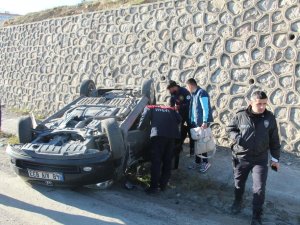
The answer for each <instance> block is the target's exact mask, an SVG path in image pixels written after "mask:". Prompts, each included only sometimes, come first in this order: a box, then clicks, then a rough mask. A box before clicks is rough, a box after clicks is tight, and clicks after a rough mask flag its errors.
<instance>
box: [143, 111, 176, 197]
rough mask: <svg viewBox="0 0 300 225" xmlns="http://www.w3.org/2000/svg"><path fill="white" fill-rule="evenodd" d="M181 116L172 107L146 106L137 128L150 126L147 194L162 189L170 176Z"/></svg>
mask: <svg viewBox="0 0 300 225" xmlns="http://www.w3.org/2000/svg"><path fill="white" fill-rule="evenodd" d="M180 122H181V116H180V115H179V114H178V113H177V112H176V111H175V108H174V107H166V106H156V105H149V106H146V107H145V109H144V112H143V114H142V116H141V119H140V123H139V126H138V129H145V128H146V127H147V126H149V125H150V126H151V134H150V138H151V183H150V187H149V188H148V189H146V192H147V193H149V194H152V193H157V192H158V191H159V190H162V191H164V190H165V189H166V187H167V184H168V182H169V179H170V177H171V168H172V157H173V151H174V143H175V139H179V138H180V132H179V125H180Z"/></svg>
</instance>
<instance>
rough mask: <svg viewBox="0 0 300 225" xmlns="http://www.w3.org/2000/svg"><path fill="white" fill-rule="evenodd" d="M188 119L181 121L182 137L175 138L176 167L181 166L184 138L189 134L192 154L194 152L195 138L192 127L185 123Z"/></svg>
mask: <svg viewBox="0 0 300 225" xmlns="http://www.w3.org/2000/svg"><path fill="white" fill-rule="evenodd" d="M185 122H186V121H182V123H181V137H180V139H176V140H175V147H174V169H178V166H179V158H180V152H182V145H183V143H184V140H185V139H186V137H187V136H188V137H189V139H190V154H191V155H193V154H194V152H195V151H194V140H193V139H192V138H191V132H190V127H189V126H188V125H185Z"/></svg>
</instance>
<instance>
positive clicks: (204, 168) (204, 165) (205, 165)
mask: <svg viewBox="0 0 300 225" xmlns="http://www.w3.org/2000/svg"><path fill="white" fill-rule="evenodd" d="M210 166H211V164H210V163H209V162H207V163H205V162H202V163H200V170H199V171H200V172H201V173H205V172H206V171H207V170H208V169H209V167H210Z"/></svg>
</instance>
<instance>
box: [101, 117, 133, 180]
mask: <svg viewBox="0 0 300 225" xmlns="http://www.w3.org/2000/svg"><path fill="white" fill-rule="evenodd" d="M102 128H103V130H104V132H105V133H106V135H107V138H108V141H109V145H110V150H111V152H112V156H113V159H114V160H120V161H121V163H120V164H119V166H118V168H117V176H118V177H119V176H121V175H123V174H124V168H125V167H126V158H127V157H126V147H125V144H124V140H123V135H122V132H121V129H120V128H119V125H118V123H117V121H116V120H115V119H112V118H109V119H106V120H103V121H102Z"/></svg>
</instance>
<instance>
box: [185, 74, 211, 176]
mask: <svg viewBox="0 0 300 225" xmlns="http://www.w3.org/2000/svg"><path fill="white" fill-rule="evenodd" d="M186 85H187V89H188V90H189V92H190V93H191V102H190V108H189V123H190V125H191V128H195V127H202V128H203V129H206V128H207V127H209V123H210V122H213V118H212V110H211V106H210V101H209V96H208V93H207V92H206V91H205V90H203V89H202V88H200V87H199V86H198V85H197V82H196V80H195V79H194V78H190V79H188V80H187V82H186ZM202 156H203V157H207V153H204V154H202ZM210 166H211V165H210V163H209V162H208V160H207V158H203V159H202V158H201V157H199V156H198V155H196V156H195V164H194V165H192V166H190V167H189V168H190V169H196V168H199V167H200V172H202V173H205V172H206V171H207V170H208V169H209V167H210Z"/></svg>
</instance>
